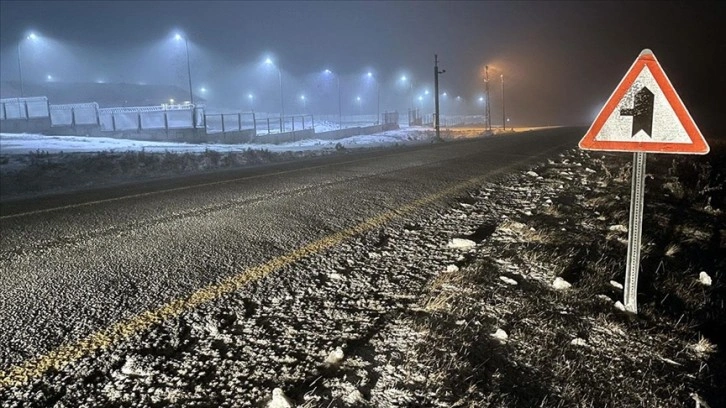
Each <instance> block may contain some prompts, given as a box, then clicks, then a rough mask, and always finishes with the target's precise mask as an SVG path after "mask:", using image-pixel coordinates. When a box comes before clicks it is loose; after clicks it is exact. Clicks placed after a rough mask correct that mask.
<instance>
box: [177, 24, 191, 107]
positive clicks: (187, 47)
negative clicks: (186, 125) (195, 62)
mask: <svg viewBox="0 0 726 408" xmlns="http://www.w3.org/2000/svg"><path fill="white" fill-rule="evenodd" d="M174 39H175V40H177V41H181V40H184V47H185V49H186V53H187V77H188V79H189V101H190V102H191V104H192V105H194V93H193V92H192V64H191V62H190V61H189V40H188V39H187V38H186V37H182V36H181V34H179V33H177V34H176V35H174Z"/></svg>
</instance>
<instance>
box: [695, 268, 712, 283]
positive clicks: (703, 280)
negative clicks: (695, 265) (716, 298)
mask: <svg viewBox="0 0 726 408" xmlns="http://www.w3.org/2000/svg"><path fill="white" fill-rule="evenodd" d="M698 281H699V282H701V284H703V285H705V286H711V283H712V281H711V277H710V276H708V274H707V273H706V272H705V271H701V273H699V274H698Z"/></svg>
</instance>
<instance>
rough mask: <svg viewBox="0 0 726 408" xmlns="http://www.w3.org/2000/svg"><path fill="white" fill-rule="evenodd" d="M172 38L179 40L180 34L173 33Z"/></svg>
mask: <svg viewBox="0 0 726 408" xmlns="http://www.w3.org/2000/svg"><path fill="white" fill-rule="evenodd" d="M174 39H175V40H177V41H180V40H181V39H182V36H181V34H175V35H174Z"/></svg>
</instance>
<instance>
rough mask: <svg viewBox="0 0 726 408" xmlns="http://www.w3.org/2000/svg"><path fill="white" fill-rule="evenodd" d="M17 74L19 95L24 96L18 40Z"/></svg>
mask: <svg viewBox="0 0 726 408" xmlns="http://www.w3.org/2000/svg"><path fill="white" fill-rule="evenodd" d="M17 48H18V76H19V77H20V97H21V98H24V97H25V93H24V92H23V66H22V65H21V64H20V41H18V47H17Z"/></svg>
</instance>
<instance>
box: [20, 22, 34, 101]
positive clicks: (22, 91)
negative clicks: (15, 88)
mask: <svg viewBox="0 0 726 408" xmlns="http://www.w3.org/2000/svg"><path fill="white" fill-rule="evenodd" d="M25 38H26V39H28V40H31V41H35V39H36V38H38V37H37V36H36V35H35V33H30V34H28V36H27V37H25ZM22 42H23V40H22V39H20V40H18V44H17V51H18V78H19V79H20V97H21V98H23V97H25V91H24V89H23V64H22V63H21V62H20V45H21V43H22Z"/></svg>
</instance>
